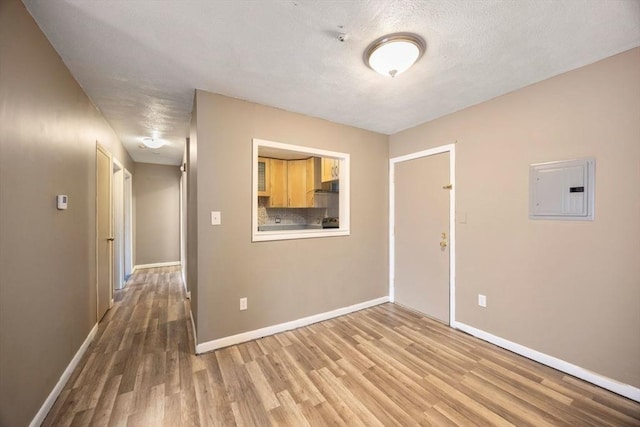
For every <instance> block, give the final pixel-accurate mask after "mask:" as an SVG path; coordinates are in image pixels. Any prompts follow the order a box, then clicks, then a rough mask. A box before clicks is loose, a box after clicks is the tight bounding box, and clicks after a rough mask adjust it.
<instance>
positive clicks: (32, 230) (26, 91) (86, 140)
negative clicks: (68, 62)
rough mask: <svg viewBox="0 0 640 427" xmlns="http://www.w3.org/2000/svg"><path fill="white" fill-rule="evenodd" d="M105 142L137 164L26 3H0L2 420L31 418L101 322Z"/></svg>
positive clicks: (22, 421)
mask: <svg viewBox="0 0 640 427" xmlns="http://www.w3.org/2000/svg"><path fill="white" fill-rule="evenodd" d="M96 140H98V141H99V142H100V143H101V144H103V145H104V146H105V147H106V148H107V149H108V150H110V151H111V152H112V153H113V154H114V156H115V157H116V158H118V159H119V160H120V162H121V163H122V164H123V165H124V166H125V167H126V168H127V169H128V170H129V171H131V172H132V173H133V172H134V165H133V162H132V161H131V159H130V158H129V156H128V155H127V154H126V152H125V151H124V149H123V147H122V146H121V145H120V143H119V141H118V139H117V138H116V136H115V134H114V133H113V131H112V130H111V128H110V127H109V125H108V124H107V123H106V122H105V120H104V119H103V118H102V116H101V115H100V113H99V112H98V111H97V110H96V108H95V107H94V106H93V105H92V104H91V102H90V101H89V99H88V98H87V97H86V95H85V94H84V93H83V91H82V89H81V88H80V87H79V86H78V84H77V83H76V81H75V80H74V79H73V77H72V76H71V74H70V73H69V71H68V70H67V68H66V67H65V66H64V64H63V63H62V61H61V59H60V57H59V56H58V55H57V53H56V52H55V51H54V49H53V48H52V47H51V45H50V44H49V42H48V41H47V39H46V38H45V37H44V35H43V34H42V33H41V32H40V30H39V29H38V27H37V25H36V24H35V22H34V21H33V19H32V18H31V16H30V15H29V13H28V12H27V11H26V10H25V8H24V6H23V4H22V3H21V2H20V1H18V0H2V1H0V376H1V380H0V425H2V426H24V425H28V424H29V422H30V421H31V420H32V419H33V417H34V416H35V415H36V413H37V411H38V410H39V409H40V407H41V405H42V404H43V402H44V400H45V399H46V398H47V396H48V395H49V393H50V392H51V391H52V389H53V387H54V385H55V384H56V382H57V381H58V379H59V378H60V375H62V373H63V371H64V369H65V368H66V367H67V365H68V364H69V362H71V359H72V358H73V356H74V354H75V353H76V352H77V351H78V349H79V348H80V345H81V344H82V343H83V341H84V340H85V338H86V337H87V335H88V334H89V332H90V331H91V328H92V327H93V326H94V324H95V323H96V287H95V286H96V285H95V280H96V277H95V274H96V272H95V246H96V241H95V232H96V231H95V209H96V207H95V186H96V184H95V183H96V179H95V174H96V169H95V162H96V155H95V150H96V149H95V146H96ZM56 194H67V195H68V196H69V208H68V209H67V210H66V211H58V210H56V205H55V196H56Z"/></svg>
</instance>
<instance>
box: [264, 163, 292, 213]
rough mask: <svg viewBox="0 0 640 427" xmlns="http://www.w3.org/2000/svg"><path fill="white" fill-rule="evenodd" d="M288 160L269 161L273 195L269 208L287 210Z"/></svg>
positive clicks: (270, 198)
mask: <svg viewBox="0 0 640 427" xmlns="http://www.w3.org/2000/svg"><path fill="white" fill-rule="evenodd" d="M287 163H288V162H287V161H286V160H280V159H269V169H270V173H269V176H270V181H271V182H270V184H271V194H270V195H269V206H270V207H272V208H286V207H287V206H288V200H289V198H288V194H287V191H288V190H287V186H288V185H287V184H288V183H287V176H288V167H287Z"/></svg>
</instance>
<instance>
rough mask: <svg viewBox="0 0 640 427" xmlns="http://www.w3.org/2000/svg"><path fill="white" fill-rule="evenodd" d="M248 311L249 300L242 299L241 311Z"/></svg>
mask: <svg viewBox="0 0 640 427" xmlns="http://www.w3.org/2000/svg"><path fill="white" fill-rule="evenodd" d="M246 309H247V299H246V298H240V310H246Z"/></svg>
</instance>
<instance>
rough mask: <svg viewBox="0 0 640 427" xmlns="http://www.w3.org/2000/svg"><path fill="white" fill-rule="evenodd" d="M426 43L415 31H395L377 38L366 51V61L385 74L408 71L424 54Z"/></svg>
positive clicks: (392, 74)
mask: <svg viewBox="0 0 640 427" xmlns="http://www.w3.org/2000/svg"><path fill="white" fill-rule="evenodd" d="M425 47H426V44H425V42H424V40H423V39H422V37H420V36H418V35H417V34H413V33H395V34H389V35H386V36H382V37H380V38H379V39H377V40H375V41H374V42H373V43H371V44H370V45H369V47H367V49H366V50H365V51H364V63H365V64H367V65H368V66H369V67H371V69H373V70H374V71H377V72H378V73H380V74H382V75H383V76H391V77H395V76H397V75H398V74H401V73H403V72H404V71H407V70H408V69H409V67H411V66H412V65H413V64H415V63H416V61H417V60H418V59H420V57H421V56H422V54H424V51H425Z"/></svg>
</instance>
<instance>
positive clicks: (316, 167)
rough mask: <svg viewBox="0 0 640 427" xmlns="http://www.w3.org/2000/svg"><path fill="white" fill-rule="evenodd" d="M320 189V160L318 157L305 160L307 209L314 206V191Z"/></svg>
mask: <svg viewBox="0 0 640 427" xmlns="http://www.w3.org/2000/svg"><path fill="white" fill-rule="evenodd" d="M321 188H322V160H321V159H320V157H310V158H308V159H307V207H308V208H312V207H314V206H315V202H314V197H315V193H316V190H320V189H321Z"/></svg>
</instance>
